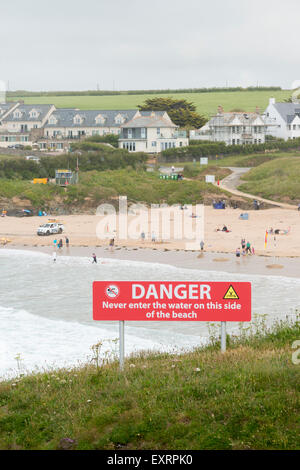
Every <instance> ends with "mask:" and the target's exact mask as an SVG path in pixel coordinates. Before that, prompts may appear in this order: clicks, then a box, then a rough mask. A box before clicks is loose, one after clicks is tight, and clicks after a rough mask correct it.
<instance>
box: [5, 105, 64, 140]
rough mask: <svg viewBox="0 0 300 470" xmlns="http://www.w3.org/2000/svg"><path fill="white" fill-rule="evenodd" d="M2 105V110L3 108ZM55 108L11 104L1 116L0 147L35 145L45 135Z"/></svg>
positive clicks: (51, 106) (50, 106)
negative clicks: (44, 131)
mask: <svg viewBox="0 0 300 470" xmlns="http://www.w3.org/2000/svg"><path fill="white" fill-rule="evenodd" d="M3 106H4V105H3V104H1V108H3ZM54 110H55V107H54V106H53V105H51V104H42V105H34V106H33V105H28V104H23V103H15V104H11V106H10V107H9V108H8V110H7V112H4V113H3V115H2V116H0V119H1V124H0V145H1V146H2V147H9V146H12V145H16V144H23V145H31V146H32V145H33V144H34V142H36V140H37V139H38V138H39V137H40V136H42V135H43V127H44V125H45V124H46V122H47V120H48V119H49V116H50V115H51V113H52V112H53V111H54Z"/></svg>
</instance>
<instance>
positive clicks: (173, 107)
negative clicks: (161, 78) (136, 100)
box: [139, 97, 206, 128]
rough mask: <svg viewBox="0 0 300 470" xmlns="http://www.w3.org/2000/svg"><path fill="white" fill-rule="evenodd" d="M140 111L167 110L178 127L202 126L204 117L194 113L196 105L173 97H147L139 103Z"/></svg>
mask: <svg viewBox="0 0 300 470" xmlns="http://www.w3.org/2000/svg"><path fill="white" fill-rule="evenodd" d="M139 109H140V111H167V113H168V115H169V116H170V118H171V119H172V121H173V122H174V124H176V125H177V126H180V127H186V128H188V127H189V128H199V127H202V126H204V124H205V123H206V119H205V117H204V116H201V115H200V114H198V113H196V106H195V105H194V104H193V103H189V102H187V101H186V100H183V99H181V100H175V99H174V98H159V97H156V98H148V99H147V100H146V101H145V103H143V104H141V105H139Z"/></svg>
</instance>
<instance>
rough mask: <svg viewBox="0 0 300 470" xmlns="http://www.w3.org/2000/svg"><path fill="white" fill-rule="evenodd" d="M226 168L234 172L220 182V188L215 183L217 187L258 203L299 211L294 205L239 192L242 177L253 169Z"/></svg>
mask: <svg viewBox="0 0 300 470" xmlns="http://www.w3.org/2000/svg"><path fill="white" fill-rule="evenodd" d="M224 168H228V169H229V170H231V171H232V173H231V175H229V176H226V178H224V179H223V180H222V181H220V184H219V186H218V184H217V183H214V184H215V186H218V187H219V188H221V189H225V190H226V191H228V192H229V193H231V194H235V195H236V196H241V197H247V198H249V199H256V200H257V201H260V202H265V203H266V204H271V205H273V206H277V207H282V208H283V209H294V210H297V206H294V205H292V204H286V203H284V202H277V201H271V200H270V199H265V198H263V197H259V196H255V195H253V194H248V193H243V192H242V191H239V190H238V189H236V188H237V187H238V186H239V184H240V180H241V177H242V175H243V174H244V173H247V171H249V170H250V169H251V168H236V167H224Z"/></svg>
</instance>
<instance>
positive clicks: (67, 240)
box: [65, 237, 70, 248]
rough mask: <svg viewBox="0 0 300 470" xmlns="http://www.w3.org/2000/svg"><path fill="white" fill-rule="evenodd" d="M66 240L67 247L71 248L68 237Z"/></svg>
mask: <svg viewBox="0 0 300 470" xmlns="http://www.w3.org/2000/svg"><path fill="white" fill-rule="evenodd" d="M65 239H66V247H67V248H69V243H70V242H69V239H68V237H65Z"/></svg>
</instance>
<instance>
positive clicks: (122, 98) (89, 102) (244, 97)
mask: <svg viewBox="0 0 300 470" xmlns="http://www.w3.org/2000/svg"><path fill="white" fill-rule="evenodd" d="M290 95H291V91H290V90H281V91H235V92H210V93H174V95H172V94H158V95H153V94H148V95H147V94H145V95H116V96H57V97H55V96H54V97H52V96H50V97H46V96H40V97H39V96H34V97H22V96H20V97H17V98H16V97H14V101H15V100H17V99H23V100H24V101H25V103H28V104H47V103H51V104H54V105H55V106H56V107H58V108H79V109H134V108H136V107H137V106H138V105H139V104H142V103H143V102H144V101H145V100H146V99H147V98H154V97H155V96H159V97H166V98H170V97H172V96H173V97H174V98H175V99H181V98H183V99H186V100H188V101H191V102H193V103H194V104H195V105H196V107H197V111H198V112H199V113H201V114H204V115H206V116H210V115H212V114H214V113H215V112H216V111H217V107H218V105H222V106H223V107H224V110H225V111H231V110H233V109H242V110H245V111H249V112H250V111H254V110H255V108H256V106H259V107H260V109H261V111H264V110H265V108H266V107H267V105H268V102H269V98H270V97H275V98H276V100H277V101H283V100H284V99H286V98H288V97H290Z"/></svg>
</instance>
